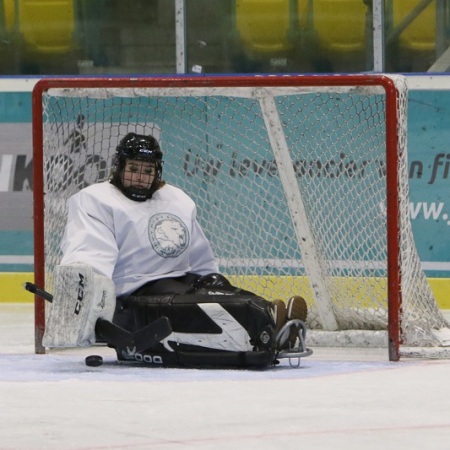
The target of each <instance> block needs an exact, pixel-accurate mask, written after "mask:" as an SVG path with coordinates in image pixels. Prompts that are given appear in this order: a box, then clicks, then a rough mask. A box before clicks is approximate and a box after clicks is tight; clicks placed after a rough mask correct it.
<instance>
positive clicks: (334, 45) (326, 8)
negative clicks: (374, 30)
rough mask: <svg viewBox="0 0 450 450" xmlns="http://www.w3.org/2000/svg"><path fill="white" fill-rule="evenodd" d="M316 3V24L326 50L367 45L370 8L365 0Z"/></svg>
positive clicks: (315, 26) (341, 49)
mask: <svg viewBox="0 0 450 450" xmlns="http://www.w3.org/2000/svg"><path fill="white" fill-rule="evenodd" d="M302 1H305V0H302ZM313 5H314V6H313V8H314V9H313V25H314V29H315V30H316V32H317V35H318V38H319V41H320V44H321V47H322V48H323V49H324V50H327V51H331V52H355V51H361V50H364V49H365V47H366V42H365V31H366V12H367V10H366V6H365V5H364V2H363V0H314V2H313Z"/></svg>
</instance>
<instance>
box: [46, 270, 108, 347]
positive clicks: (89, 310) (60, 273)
mask: <svg viewBox="0 0 450 450" xmlns="http://www.w3.org/2000/svg"><path fill="white" fill-rule="evenodd" d="M54 286H55V293H54V295H53V302H52V306H51V308H50V311H49V313H48V317H47V321H46V327H45V334H44V338H43V344H44V345H45V346H46V347H87V346H89V345H92V344H94V343H95V340H96V336H95V327H96V322H97V320H98V319H103V320H107V321H111V320H112V318H113V315H114V309H115V304H116V297H115V293H114V284H113V282H112V281H111V280H110V279H108V278H106V277H103V276H100V275H97V274H95V273H94V271H93V270H92V268H91V267H90V266H87V265H66V266H57V267H56V269H55V272H54Z"/></svg>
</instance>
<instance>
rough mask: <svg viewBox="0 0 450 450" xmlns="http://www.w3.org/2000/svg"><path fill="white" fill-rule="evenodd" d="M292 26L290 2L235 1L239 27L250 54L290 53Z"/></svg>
mask: <svg viewBox="0 0 450 450" xmlns="http://www.w3.org/2000/svg"><path fill="white" fill-rule="evenodd" d="M289 26H290V13H289V0H236V27H237V30H238V32H239V34H240V37H241V40H242V43H243V44H244V47H245V48H246V49H247V50H249V51H253V52H257V53H272V52H273V53H274V52H280V51H284V50H287V49H289V48H290V46H291V43H290V42H289Z"/></svg>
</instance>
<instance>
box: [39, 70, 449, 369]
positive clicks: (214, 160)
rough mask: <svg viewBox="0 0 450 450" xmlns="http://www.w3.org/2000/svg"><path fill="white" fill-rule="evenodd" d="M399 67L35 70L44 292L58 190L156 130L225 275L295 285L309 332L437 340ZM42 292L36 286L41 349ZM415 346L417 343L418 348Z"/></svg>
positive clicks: (60, 219)
mask: <svg viewBox="0 0 450 450" xmlns="http://www.w3.org/2000/svg"><path fill="white" fill-rule="evenodd" d="M406 109H407V89H406V82H405V79H404V78H403V77H401V76H392V77H388V76H384V75H378V76H377V75H370V76H366V75H348V76H251V77H184V78H170V77H168V78H130V79H126V78H113V79H109V78H108V79H100V78H92V79H89V78H80V79H44V80H41V81H40V82H38V83H37V85H36V87H35V89H34V92H33V141H34V170H35V172H34V195H35V204H34V205H35V206H34V207H35V209H34V213H35V214H34V215H35V283H36V284H37V285H38V286H40V287H45V289H46V290H47V291H49V292H53V286H52V272H53V269H54V267H55V265H56V264H58V262H59V259H60V257H61V255H60V250H59V244H60V240H61V237H62V233H63V228H64V225H65V220H66V200H67V198H68V197H69V196H70V195H72V194H74V193H75V192H77V191H78V190H79V189H82V188H83V187H85V186H87V185H89V184H91V183H95V182H98V181H102V180H106V179H108V177H109V172H110V168H111V163H112V158H113V154H114V151H115V147H116V145H117V143H118V141H119V139H120V138H121V137H122V136H124V135H125V134H126V133H127V132H129V131H134V132H137V133H141V134H152V135H154V136H155V137H156V138H157V139H158V140H159V141H160V143H161V147H162V150H163V153H164V179H165V180H166V181H167V182H169V183H171V184H174V185H176V186H178V187H180V188H182V189H184V190H185V191H186V192H187V193H189V194H190V195H191V196H192V197H193V198H194V200H195V201H196V203H197V205H198V219H199V222H200V223H201V225H202V226H203V228H204V231H205V233H206V235H207V236H208V238H209V239H210V241H211V243H212V247H213V250H214V252H215V254H216V256H217V258H218V261H219V264H220V268H221V271H222V273H224V274H226V275H227V276H229V277H230V278H231V280H232V281H233V283H235V284H236V285H238V286H240V287H243V288H246V289H250V290H252V291H254V292H256V293H258V294H260V295H261V296H263V297H264V298H266V299H268V300H273V299H275V298H282V299H287V298H288V297H289V296H291V295H294V294H299V295H302V296H304V297H305V299H306V300H307V302H308V306H309V317H308V327H309V328H310V329H311V330H312V331H311V332H310V334H309V337H308V344H309V345H315V344H316V345H319V344H322V345H355V346H361V345H372V346H377V345H378V346H386V347H387V348H388V349H389V357H390V359H391V360H397V359H399V357H400V355H401V354H403V353H405V354H406V353H408V348H410V347H414V348H415V349H416V350H414V354H420V353H421V350H419V349H426V348H428V349H430V348H437V347H439V346H442V345H445V344H446V343H449V342H448V340H446V336H447V335H446V333H447V331H448V329H447V323H446V322H445V320H444V318H443V316H442V315H441V313H440V311H439V309H438V307H437V305H436V302H435V299H434V298H433V295H432V292H431V290H430V288H429V286H428V283H427V280H426V277H425V275H424V273H423V271H422V270H421V265H420V260H419V257H418V254H417V251H416V248H415V244H414V239H413V234H412V228H411V222H410V219H409V210H408V204H409V199H408V175H407V154H406V137H407V130H406ZM44 326H45V305H44V302H43V300H40V299H36V351H37V352H38V353H42V352H43V351H44V349H43V348H42V343H41V340H42V335H43V332H44ZM417 352H419V353H417Z"/></svg>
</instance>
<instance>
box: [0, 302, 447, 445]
mask: <svg viewBox="0 0 450 450" xmlns="http://www.w3.org/2000/svg"><path fill="white" fill-rule="evenodd" d="M33 338H34V331H33V307H32V305H31V304H0V405H1V408H0V449H2V450H3V449H44V448H45V449H199V450H203V449H219V450H220V449H233V450H240V449H245V450H248V449H258V450H266V449H283V450H286V449H305V450H313V449H333V450H340V449H345V450H352V449H363V450H365V449H377V450H379V449H383V450H389V449H395V450H398V449H403V448H405V449H408V450H411V449H420V450H423V449H427V450H428V449H434V448H436V449H445V448H450V406H449V399H450V382H449V380H450V361H439V360H402V361H401V362H399V363H391V362H389V361H388V359H387V350H386V349H370V350H359V349H349V350H340V349H336V348H334V349H320V348H316V349H314V354H313V355H312V356H310V357H308V358H304V359H303V360H302V362H301V366H300V368H298V369H293V368H291V367H289V363H288V361H283V362H282V364H280V366H277V367H275V368H271V369H268V370H258V371H255V370H197V369H162V368H159V369H155V368H143V367H136V366H124V365H120V364H118V363H117V362H116V361H115V357H114V353H113V351H112V350H111V349H108V348H106V347H104V346H95V347H93V348H89V349H71V350H58V351H55V350H53V351H51V352H48V353H47V354H46V355H35V354H34V343H33ZM89 354H100V355H102V356H103V358H104V361H105V364H104V365H103V366H101V367H97V368H94V367H87V366H86V365H85V364H84V358H85V356H87V355H89Z"/></svg>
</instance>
